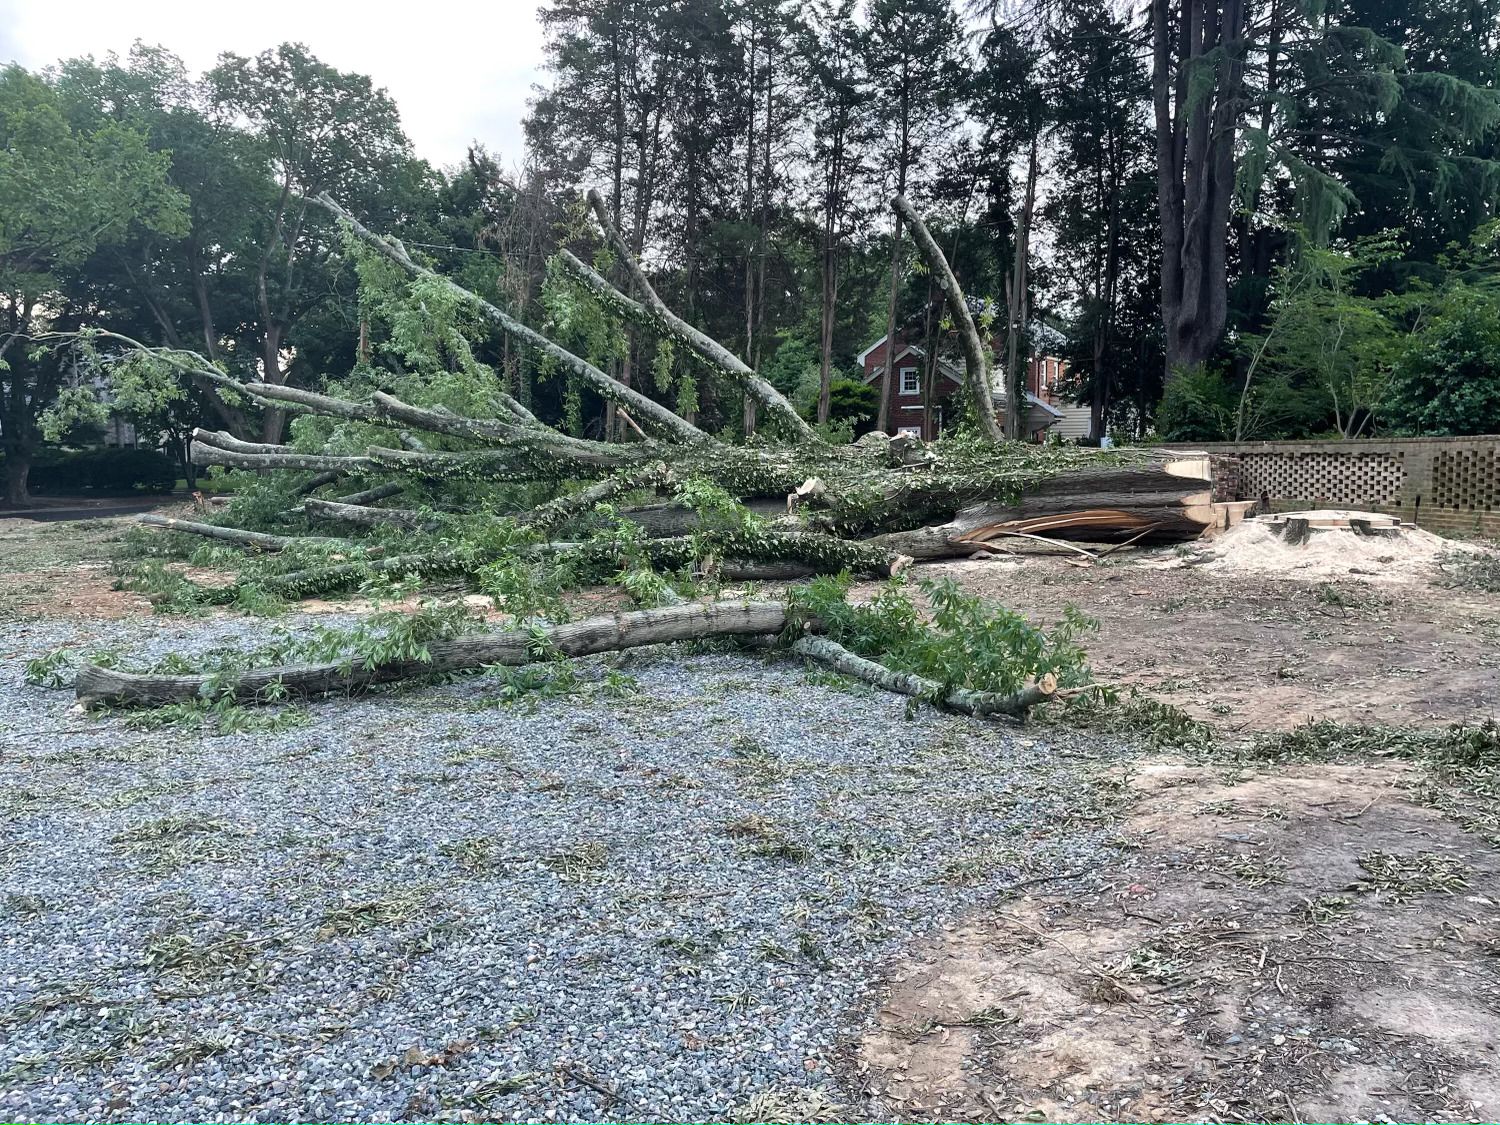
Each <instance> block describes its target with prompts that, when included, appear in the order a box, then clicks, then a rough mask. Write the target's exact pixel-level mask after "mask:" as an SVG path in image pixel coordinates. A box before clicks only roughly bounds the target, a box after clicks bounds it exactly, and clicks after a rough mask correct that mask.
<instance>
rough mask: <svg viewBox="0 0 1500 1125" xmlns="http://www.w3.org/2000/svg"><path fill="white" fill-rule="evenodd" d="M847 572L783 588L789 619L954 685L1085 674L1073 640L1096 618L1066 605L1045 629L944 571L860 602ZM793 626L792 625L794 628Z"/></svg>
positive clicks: (992, 688) (1005, 690) (1084, 679)
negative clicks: (967, 590)
mask: <svg viewBox="0 0 1500 1125" xmlns="http://www.w3.org/2000/svg"><path fill="white" fill-rule="evenodd" d="M849 587H850V581H849V578H848V576H847V575H844V576H840V577H838V578H817V579H814V580H813V581H811V582H809V583H808V584H807V585H805V586H801V587H798V588H797V589H795V590H794V591H792V593H791V594H790V596H789V601H790V604H791V606H792V609H793V616H794V620H801V621H807V620H816V621H817V622H818V623H819V626H820V628H821V630H822V632H823V633H824V635H826V636H827V637H829V638H830V639H831V640H834V641H836V642H837V643H839V644H841V645H843V646H844V647H845V648H847V649H850V650H851V651H853V652H856V653H858V654H859V655H861V656H864V657H867V658H869V659H871V660H876V661H879V662H880V663H882V664H884V665H886V666H887V667H889V668H892V669H895V670H896V671H899V672H911V673H914V674H916V675H919V676H922V677H925V678H926V679H929V680H932V681H934V682H935V683H937V684H938V685H940V688H941V692H940V694H941V695H946V694H947V693H948V692H950V691H952V690H953V689H955V688H966V689H969V690H973V691H982V692H996V693H1001V694H1010V693H1012V692H1015V691H1019V690H1020V689H1021V688H1022V687H1024V686H1025V685H1026V684H1027V683H1029V682H1031V681H1032V680H1035V679H1038V678H1039V677H1041V676H1044V675H1048V674H1050V675H1054V676H1056V677H1057V681H1058V683H1059V685H1061V686H1063V687H1076V686H1079V685H1082V684H1086V683H1088V681H1089V670H1088V660H1087V654H1086V652H1085V651H1084V648H1083V645H1082V643H1081V640H1082V638H1083V637H1084V636H1086V635H1087V634H1089V633H1091V632H1093V631H1094V630H1095V629H1097V627H1098V625H1097V623H1096V622H1094V621H1092V620H1091V619H1089V618H1088V617H1085V616H1084V615H1083V614H1081V613H1079V612H1078V611H1077V610H1076V609H1074V608H1073V607H1071V606H1069V607H1067V608H1066V609H1065V610H1064V611H1063V618H1062V620H1061V621H1059V622H1058V623H1057V624H1056V625H1054V626H1053V627H1052V628H1051V629H1045V630H1044V629H1040V628H1038V627H1037V626H1035V625H1033V624H1031V623H1030V622H1029V621H1027V620H1026V618H1025V617H1023V616H1021V614H1019V613H1017V612H1015V611H1014V610H1011V609H1007V608H1005V607H1004V606H997V605H994V604H993V603H990V602H986V601H984V600H983V599H981V598H979V597H976V596H974V595H973V594H967V593H965V592H964V591H963V590H962V589H961V588H960V587H959V585H958V583H956V582H954V581H953V580H952V579H951V578H944V579H937V580H930V581H924V582H920V583H917V584H916V592H917V593H918V595H919V597H913V587H912V586H911V585H910V584H909V583H907V582H905V581H902V580H899V579H898V580H895V581H892V582H890V583H888V584H886V585H885V586H883V587H882V588H881V589H880V591H879V592H878V593H877V594H876V595H875V597H874V598H873V599H871V600H870V601H869V602H868V603H858V602H852V601H850V600H849V597H848V594H849ZM795 631H796V630H794V632H795Z"/></svg>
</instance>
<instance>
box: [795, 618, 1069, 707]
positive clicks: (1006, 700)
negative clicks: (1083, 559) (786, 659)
mask: <svg viewBox="0 0 1500 1125" xmlns="http://www.w3.org/2000/svg"><path fill="white" fill-rule="evenodd" d="M792 651H793V652H795V653H796V654H797V655H798V656H805V657H807V658H808V659H809V660H816V661H817V662H818V663H819V664H824V665H827V666H828V667H829V668H832V669H833V670H834V671H836V672H842V673H843V674H844V675H846V676H853V677H854V678H855V679H858V680H863V681H865V683H868V684H874V685H875V686H876V687H878V688H883V689H885V690H886V691H892V692H896V693H898V694H900V695H911V696H915V697H917V698H918V699H925V700H927V701H928V702H929V703H936V704H938V705H939V706H942V707H947V708H948V709H950V710H953V711H961V712H963V713H964V714H966V715H979V716H984V715H1006V716H1009V717H1010V718H1013V719H1022V718H1025V717H1026V714H1027V713H1028V712H1029V711H1030V710H1031V708H1033V707H1035V706H1036V705H1037V704H1038V703H1045V702H1046V701H1047V700H1049V699H1051V698H1052V696H1053V695H1054V694H1055V693H1056V691H1057V680H1056V678H1055V677H1053V676H1050V675H1049V676H1045V677H1043V679H1042V681H1041V682H1039V683H1035V684H1028V685H1027V686H1026V687H1024V688H1022V689H1021V690H1020V691H1017V692H1013V693H1012V694H1010V695H1001V694H999V693H998V692H990V691H971V690H970V689H968V688H951V689H949V690H947V691H944V690H943V685H942V684H940V683H938V682H937V681H936V680H929V679H926V678H925V677H923V676H918V675H916V674H915V673H913V672H897V671H895V670H894V669H891V668H887V667H886V666H885V665H884V664H879V663H876V662H875V661H873V660H868V659H866V658H865V657H863V656H860V655H859V654H858V653H854V652H850V651H849V650H848V649H847V648H845V647H844V646H843V645H840V644H836V643H834V642H833V641H830V640H829V639H828V638H827V637H801V638H799V639H798V640H796V641H794V642H792Z"/></svg>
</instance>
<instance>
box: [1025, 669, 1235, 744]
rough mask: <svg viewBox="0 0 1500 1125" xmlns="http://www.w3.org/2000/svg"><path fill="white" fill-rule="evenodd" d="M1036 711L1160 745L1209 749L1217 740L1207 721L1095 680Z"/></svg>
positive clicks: (1059, 721)
mask: <svg viewBox="0 0 1500 1125" xmlns="http://www.w3.org/2000/svg"><path fill="white" fill-rule="evenodd" d="M1036 714H1037V718H1038V719H1039V720H1040V721H1041V722H1044V723H1047V724H1051V725H1055V726H1068V727H1073V728H1075V729H1079V730H1089V731H1097V732H1099V733H1102V734H1116V735H1126V736H1129V737H1131V738H1135V739H1137V740H1138V741H1140V742H1143V743H1144V744H1146V745H1147V746H1151V747H1154V748H1158V749H1184V750H1207V749H1209V748H1210V747H1212V746H1213V745H1214V741H1215V736H1214V730H1213V728H1212V727H1210V726H1209V725H1208V724H1207V723H1205V722H1202V721H1201V720H1199V719H1195V718H1193V716H1191V715H1189V714H1188V713H1187V712H1186V711H1184V710H1183V709H1182V708H1180V707H1174V706H1173V705H1172V704H1170V703H1163V702H1162V701H1161V700H1159V699H1153V698H1151V697H1150V696H1149V695H1145V694H1142V693H1141V692H1140V691H1137V690H1136V689H1134V688H1131V689H1130V690H1129V691H1128V692H1122V691H1120V690H1119V689H1117V688H1113V687H1110V686H1108V685H1104V684H1094V685H1091V686H1089V687H1088V688H1087V689H1086V690H1084V691H1081V692H1078V693H1076V694H1074V695H1071V696H1070V697H1068V698H1067V699H1065V700H1063V701H1061V702H1059V703H1054V704H1051V705H1049V706H1047V707H1045V708H1043V709H1041V710H1039V711H1038V712H1037V713H1036Z"/></svg>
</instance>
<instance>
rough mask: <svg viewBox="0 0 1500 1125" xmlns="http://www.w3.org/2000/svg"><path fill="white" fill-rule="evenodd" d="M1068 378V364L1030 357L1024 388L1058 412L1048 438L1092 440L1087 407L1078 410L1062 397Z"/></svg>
mask: <svg viewBox="0 0 1500 1125" xmlns="http://www.w3.org/2000/svg"><path fill="white" fill-rule="evenodd" d="M1067 377H1068V361H1067V360H1065V359H1059V358H1058V357H1057V356H1055V355H1039V356H1033V357H1032V359H1031V361H1030V363H1029V364H1028V365H1027V368H1026V388H1027V390H1029V391H1030V392H1031V393H1032V394H1034V395H1036V397H1037V398H1039V399H1041V400H1042V401H1043V402H1045V403H1046V404H1047V405H1048V406H1050V407H1053V408H1054V409H1055V410H1056V411H1057V412H1058V415H1059V416H1058V419H1057V421H1056V423H1055V424H1054V425H1053V426H1052V427H1051V429H1049V430H1048V431H1047V436H1048V437H1060V438H1062V439H1063V440H1064V441H1077V440H1078V439H1079V438H1090V437H1094V436H1096V435H1095V434H1094V433H1093V432H1092V428H1093V411H1092V410H1091V409H1090V408H1089V407H1088V406H1079V405H1078V404H1077V403H1076V402H1074V401H1073V399H1072V398H1071V396H1066V395H1064V394H1063V393H1062V387H1063V383H1064V381H1065V380H1066V379H1067Z"/></svg>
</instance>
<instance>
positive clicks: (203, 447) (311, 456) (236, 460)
mask: <svg viewBox="0 0 1500 1125" xmlns="http://www.w3.org/2000/svg"><path fill="white" fill-rule="evenodd" d="M190 456H191V457H192V459H193V464H195V465H224V466H226V467H228V468H231V469H307V470H310V471H312V472H318V473H323V472H339V473H357V472H367V471H369V470H370V469H373V468H374V467H375V462H373V461H371V460H370V459H369V458H368V457H345V456H341V455H339V454H332V453H240V452H236V451H233V450H230V449H225V448H224V447H222V446H218V445H209V444H207V443H206V442H202V441H195V442H193V444H192V446H191V450H190Z"/></svg>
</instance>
